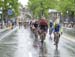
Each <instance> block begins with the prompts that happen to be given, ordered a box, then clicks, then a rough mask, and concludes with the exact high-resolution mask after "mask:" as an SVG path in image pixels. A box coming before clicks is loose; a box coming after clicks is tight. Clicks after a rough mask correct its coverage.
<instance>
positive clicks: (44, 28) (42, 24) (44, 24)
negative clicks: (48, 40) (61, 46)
mask: <svg viewBox="0 0 75 57" xmlns="http://www.w3.org/2000/svg"><path fill="white" fill-rule="evenodd" d="M39 28H40V29H39V33H40V39H41V42H42V44H43V41H44V40H45V37H46V34H47V30H48V22H47V20H46V19H45V17H42V18H41V19H40V20H39ZM41 36H42V37H41Z"/></svg>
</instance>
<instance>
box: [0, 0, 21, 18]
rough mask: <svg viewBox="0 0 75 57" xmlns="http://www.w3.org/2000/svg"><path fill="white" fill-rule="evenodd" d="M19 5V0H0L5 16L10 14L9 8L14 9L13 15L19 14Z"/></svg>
mask: <svg viewBox="0 0 75 57" xmlns="http://www.w3.org/2000/svg"><path fill="white" fill-rule="evenodd" d="M19 6H20V3H19V2H18V0H0V8H2V12H3V17H5V16H8V13H7V12H8V10H9V9H11V10H12V11H13V14H12V15H11V17H13V16H17V15H19Z"/></svg>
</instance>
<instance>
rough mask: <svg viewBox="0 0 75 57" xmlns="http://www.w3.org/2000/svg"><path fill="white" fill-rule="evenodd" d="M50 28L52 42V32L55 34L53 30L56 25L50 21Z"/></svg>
mask: <svg viewBox="0 0 75 57" xmlns="http://www.w3.org/2000/svg"><path fill="white" fill-rule="evenodd" d="M49 25H50V28H49V34H50V39H51V40H52V38H51V34H52V32H53V29H54V24H53V21H52V20H50V24H49Z"/></svg>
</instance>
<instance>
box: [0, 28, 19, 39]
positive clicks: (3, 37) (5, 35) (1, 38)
mask: <svg viewBox="0 0 75 57" xmlns="http://www.w3.org/2000/svg"><path fill="white" fill-rule="evenodd" d="M17 28H18V27H16V28H14V29H13V30H11V31H10V32H8V33H7V34H5V35H4V36H2V37H1V38H0V40H2V39H4V38H5V37H7V36H9V35H10V34H11V33H13V32H14V31H15V30H16V29H17Z"/></svg>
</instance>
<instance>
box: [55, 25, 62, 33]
mask: <svg viewBox="0 0 75 57" xmlns="http://www.w3.org/2000/svg"><path fill="white" fill-rule="evenodd" d="M60 27H61V26H60V24H56V25H55V27H54V32H59V31H60Z"/></svg>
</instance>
